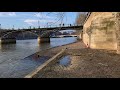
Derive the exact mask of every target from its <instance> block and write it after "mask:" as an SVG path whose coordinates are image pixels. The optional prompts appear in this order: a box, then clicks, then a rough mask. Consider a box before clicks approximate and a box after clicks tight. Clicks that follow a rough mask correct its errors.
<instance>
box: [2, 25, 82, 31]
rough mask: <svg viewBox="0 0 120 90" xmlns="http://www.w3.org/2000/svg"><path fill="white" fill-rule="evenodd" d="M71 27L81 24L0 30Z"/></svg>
mask: <svg viewBox="0 0 120 90" xmlns="http://www.w3.org/2000/svg"><path fill="white" fill-rule="evenodd" d="M73 26H82V24H59V25H46V26H44V27H28V28H22V29H0V30H25V29H40V28H59V27H61V28H62V27H73Z"/></svg>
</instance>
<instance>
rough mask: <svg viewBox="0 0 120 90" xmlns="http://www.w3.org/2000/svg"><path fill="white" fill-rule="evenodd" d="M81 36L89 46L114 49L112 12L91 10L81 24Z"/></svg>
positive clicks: (115, 45) (115, 47)
mask: <svg viewBox="0 0 120 90" xmlns="http://www.w3.org/2000/svg"><path fill="white" fill-rule="evenodd" d="M82 38H83V42H84V43H85V44H86V45H87V44H88V45H89V47H90V48H93V49H109V50H116V49H117V43H116V34H115V19H114V16H113V15H112V12H92V13H91V15H90V17H89V18H88V20H87V21H86V23H85V24H84V26H83V37H82Z"/></svg>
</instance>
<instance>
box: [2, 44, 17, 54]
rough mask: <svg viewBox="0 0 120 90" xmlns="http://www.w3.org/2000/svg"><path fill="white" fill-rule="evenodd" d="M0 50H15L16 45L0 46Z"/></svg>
mask: <svg viewBox="0 0 120 90" xmlns="http://www.w3.org/2000/svg"><path fill="white" fill-rule="evenodd" d="M0 50H1V51H2V52H5V51H9V50H16V44H0Z"/></svg>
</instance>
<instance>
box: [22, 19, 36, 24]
mask: <svg viewBox="0 0 120 90" xmlns="http://www.w3.org/2000/svg"><path fill="white" fill-rule="evenodd" d="M24 22H26V23H27V24H30V25H33V23H36V22H38V20H34V19H26V20H24Z"/></svg>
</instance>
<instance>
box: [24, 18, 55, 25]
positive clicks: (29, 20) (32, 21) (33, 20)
mask: <svg viewBox="0 0 120 90" xmlns="http://www.w3.org/2000/svg"><path fill="white" fill-rule="evenodd" d="M38 21H39V22H40V23H48V22H55V21H54V20H37V19H26V20H24V22H25V23H27V24H29V25H34V24H36V23H38Z"/></svg>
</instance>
